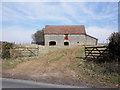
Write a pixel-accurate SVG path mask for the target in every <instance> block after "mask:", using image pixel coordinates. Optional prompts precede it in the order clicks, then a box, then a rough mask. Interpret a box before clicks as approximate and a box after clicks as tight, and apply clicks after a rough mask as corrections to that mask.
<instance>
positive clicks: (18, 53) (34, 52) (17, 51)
mask: <svg viewBox="0 0 120 90" xmlns="http://www.w3.org/2000/svg"><path fill="white" fill-rule="evenodd" d="M10 53H11V56H12V57H32V56H38V54H39V47H14V48H12V49H11V51H10Z"/></svg>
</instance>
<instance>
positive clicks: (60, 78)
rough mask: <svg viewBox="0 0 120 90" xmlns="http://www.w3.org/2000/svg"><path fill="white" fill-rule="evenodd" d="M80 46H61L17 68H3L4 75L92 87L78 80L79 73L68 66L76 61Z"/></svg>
mask: <svg viewBox="0 0 120 90" xmlns="http://www.w3.org/2000/svg"><path fill="white" fill-rule="evenodd" d="M79 48H80V47H70V48H61V49H58V51H54V52H52V53H51V54H49V55H46V56H45V57H43V58H41V59H38V60H32V61H27V62H23V63H21V64H19V65H17V67H16V68H13V69H6V70H3V77H10V78H18V79H28V80H35V81H43V82H49V83H56V84H70V85H79V86H80V85H83V86H84V85H85V86H88V87H92V85H90V84H86V83H83V82H80V81H78V77H77V73H76V72H75V71H74V70H72V69H71V68H70V67H68V66H69V65H71V64H72V63H73V62H74V61H73V60H74V59H73V58H75V57H76V52H78V51H79ZM61 55H63V57H62V58H61V59H59V60H58V61H52V62H50V63H48V60H51V59H53V58H55V57H59V56H61Z"/></svg>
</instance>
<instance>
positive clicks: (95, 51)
mask: <svg viewBox="0 0 120 90" xmlns="http://www.w3.org/2000/svg"><path fill="white" fill-rule="evenodd" d="M108 51H109V49H108V46H94V47H85V59H86V58H93V59H100V58H104V57H108Z"/></svg>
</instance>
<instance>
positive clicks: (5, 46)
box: [1, 42, 13, 59]
mask: <svg viewBox="0 0 120 90" xmlns="http://www.w3.org/2000/svg"><path fill="white" fill-rule="evenodd" d="M12 47H13V44H12V43H8V42H2V54H1V57H2V58H3V59H4V58H10V48H12Z"/></svg>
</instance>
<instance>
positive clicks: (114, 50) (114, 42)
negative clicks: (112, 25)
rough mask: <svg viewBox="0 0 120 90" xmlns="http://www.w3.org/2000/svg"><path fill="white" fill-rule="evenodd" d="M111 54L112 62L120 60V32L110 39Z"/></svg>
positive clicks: (112, 35) (113, 34)
mask: <svg viewBox="0 0 120 90" xmlns="http://www.w3.org/2000/svg"><path fill="white" fill-rule="evenodd" d="M109 41H110V42H109V45H108V48H109V52H110V58H111V59H112V60H117V61H118V60H120V55H119V52H120V32H114V33H112V34H111V35H110V37H109Z"/></svg>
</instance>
